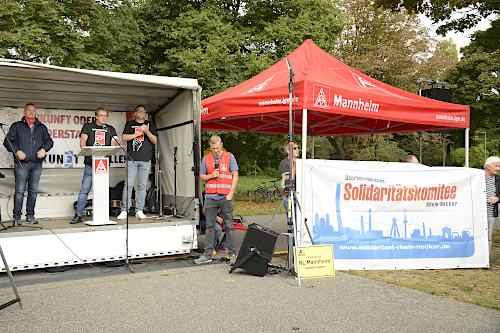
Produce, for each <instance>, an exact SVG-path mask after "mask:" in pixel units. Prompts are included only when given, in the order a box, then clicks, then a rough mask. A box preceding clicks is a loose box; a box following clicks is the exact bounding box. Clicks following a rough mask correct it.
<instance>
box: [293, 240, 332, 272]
mask: <svg viewBox="0 0 500 333" xmlns="http://www.w3.org/2000/svg"><path fill="white" fill-rule="evenodd" d="M296 254H297V257H296V258H297V267H298V270H299V275H300V278H301V279H314V278H321V277H332V276H335V270H334V267H333V245H332V244H327V245H312V246H298V247H297V251H296Z"/></svg>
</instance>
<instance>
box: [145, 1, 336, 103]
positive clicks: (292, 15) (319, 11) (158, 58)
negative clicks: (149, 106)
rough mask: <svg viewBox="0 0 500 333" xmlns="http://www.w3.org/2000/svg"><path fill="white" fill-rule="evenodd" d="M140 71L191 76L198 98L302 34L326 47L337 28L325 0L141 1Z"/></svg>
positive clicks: (261, 65) (260, 64) (239, 77)
mask: <svg viewBox="0 0 500 333" xmlns="http://www.w3.org/2000/svg"><path fill="white" fill-rule="evenodd" d="M136 16H137V20H138V21H139V24H140V26H141V29H142V31H143V32H144V35H145V38H144V41H143V50H142V68H141V71H142V72H143V73H147V74H161V75H169V76H182V77H195V78H197V79H198V81H199V82H200V85H201V86H202V87H203V88H204V90H203V97H208V96H211V95H213V94H215V93H217V92H220V91H223V90H225V89H227V88H229V87H232V86H234V85H236V84H238V83H240V82H242V81H244V80H247V79H248V78H250V77H252V76H253V75H256V74H258V73H259V72H260V71H262V70H263V69H265V68H267V67H269V66H271V65H272V64H273V63H274V62H275V61H277V60H278V59H280V58H281V57H283V56H284V55H285V54H287V53H289V52H291V51H292V50H293V49H295V48H296V47H297V46H298V45H300V44H301V43H302V42H303V41H304V40H305V39H307V38H313V39H314V40H315V42H316V43H318V44H319V45H320V46H328V45H329V44H330V43H332V41H333V40H334V39H335V37H336V36H337V35H338V34H339V33H340V31H341V29H342V19H341V15H340V11H339V10H338V9H337V8H336V7H335V6H334V4H333V3H332V2H331V1H328V0H318V1H316V0H292V1H255V0H254V1H245V2H243V1H188V0H184V1H171V2H168V3H167V4H166V3H165V1H156V0H145V1H143V2H141V3H140V5H139V7H138V11H137V15H136Z"/></svg>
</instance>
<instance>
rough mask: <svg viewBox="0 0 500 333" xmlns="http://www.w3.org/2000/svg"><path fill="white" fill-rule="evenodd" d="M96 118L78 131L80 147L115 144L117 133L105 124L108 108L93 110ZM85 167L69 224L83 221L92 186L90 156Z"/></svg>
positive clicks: (116, 143)
mask: <svg viewBox="0 0 500 333" xmlns="http://www.w3.org/2000/svg"><path fill="white" fill-rule="evenodd" d="M95 116H96V120H95V122H93V123H86V124H84V125H83V128H82V130H81V132H80V148H83V147H85V146H117V145H118V142H117V140H118V135H117V134H116V130H115V128H114V127H113V126H111V125H106V121H107V119H108V110H107V109H105V108H104V107H98V108H97V109H96V110H95ZM84 163H85V168H84V169H83V179H82V188H81V190H80V193H79V194H78V201H77V204H76V211H75V216H74V217H73V219H72V220H71V221H70V222H69V223H71V224H75V223H80V222H82V221H83V214H84V212H85V206H86V205H87V196H88V194H89V192H90V189H91V188H92V156H85V161H84Z"/></svg>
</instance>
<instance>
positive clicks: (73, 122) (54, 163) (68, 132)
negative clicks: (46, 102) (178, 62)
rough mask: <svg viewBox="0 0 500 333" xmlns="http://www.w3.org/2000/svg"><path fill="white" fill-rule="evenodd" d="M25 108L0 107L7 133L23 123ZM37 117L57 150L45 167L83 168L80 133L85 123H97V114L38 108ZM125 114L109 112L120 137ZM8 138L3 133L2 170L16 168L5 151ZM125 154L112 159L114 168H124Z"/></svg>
mask: <svg viewBox="0 0 500 333" xmlns="http://www.w3.org/2000/svg"><path fill="white" fill-rule="evenodd" d="M22 116H23V109H22V108H21V109H18V108H10V107H0V122H1V123H3V124H6V126H4V128H3V129H4V130H5V133H7V132H8V131H9V126H10V125H11V124H13V123H14V122H16V121H19V120H21V118H22ZM37 118H38V119H39V120H40V121H41V122H42V123H44V124H45V126H47V128H48V130H49V133H50V136H51V137H52V140H54V147H53V148H52V149H51V150H50V151H49V152H48V153H47V157H46V159H45V162H44V165H43V167H44V168H83V156H78V153H79V152H80V137H79V135H80V130H81V129H82V127H83V124H85V123H87V122H92V121H94V120H95V117H94V111H80V110H78V111H77V110H55V109H40V108H37ZM125 121H126V113H124V112H111V111H110V112H109V117H108V124H110V125H111V126H113V127H114V128H115V129H116V131H117V132H118V136H119V137H121V133H122V132H123V128H124V126H125ZM4 139H5V135H4V133H3V132H2V131H0V168H13V167H14V161H13V158H12V154H11V153H9V152H8V151H7V149H5V147H4V146H3V141H4ZM124 165H125V156H124V154H121V155H115V156H112V157H111V166H113V167H117V166H124Z"/></svg>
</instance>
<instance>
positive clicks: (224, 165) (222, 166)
mask: <svg viewBox="0 0 500 333" xmlns="http://www.w3.org/2000/svg"><path fill="white" fill-rule="evenodd" d="M219 169H221V170H222V171H227V170H228V169H229V168H228V165H227V164H221V165H219Z"/></svg>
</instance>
